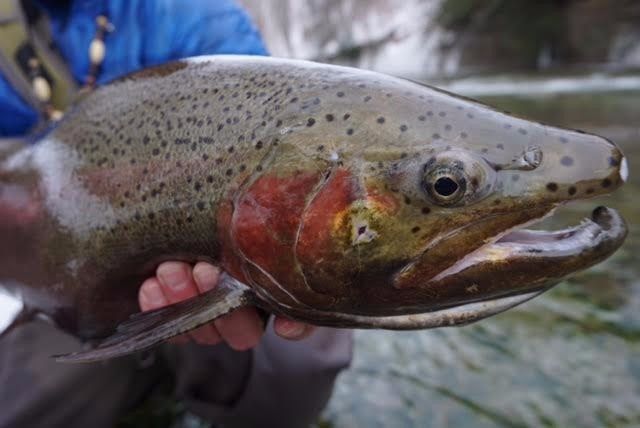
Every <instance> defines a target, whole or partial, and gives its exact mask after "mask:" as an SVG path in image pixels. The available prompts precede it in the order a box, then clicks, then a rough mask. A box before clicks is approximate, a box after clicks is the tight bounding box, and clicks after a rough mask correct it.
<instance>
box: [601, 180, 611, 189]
mask: <svg viewBox="0 0 640 428" xmlns="http://www.w3.org/2000/svg"><path fill="white" fill-rule="evenodd" d="M601 184H602V187H604V188H607V187H609V186H611V180H609V179H608V178H605V179H604V180H602V183H601Z"/></svg>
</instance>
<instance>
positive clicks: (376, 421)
mask: <svg viewBox="0 0 640 428" xmlns="http://www.w3.org/2000/svg"><path fill="white" fill-rule="evenodd" d="M636 80H637V77H636ZM554 81H557V79H555V78H553V77H548V78H543V79H540V78H536V79H535V82H536V83H535V84H536V85H538V86H539V87H545V82H547V83H550V82H554ZM615 81H616V79H614V78H612V79H611V82H615ZM496 82H498V83H500V85H501V86H500V87H502V88H504V84H505V83H509V82H511V87H513V88H515V89H514V90H513V91H511V92H513V93H515V95H509V92H510V91H508V90H498V91H495V85H496V84H497V83H496ZM468 83H469V82H467V84H466V87H467V91H468V93H469V94H470V95H473V96H474V97H475V98H478V99H480V100H481V101H483V102H486V103H487V104H490V105H493V106H495V107H497V108H499V109H502V110H507V111H511V112H513V113H515V114H517V115H519V116H522V117H527V118H531V119H536V120H539V121H542V122H545V123H548V124H552V125H559V126H565V127H570V128H576V129H582V130H585V131H590V132H595V133H597V134H600V135H602V136H605V137H607V138H609V139H611V140H613V141H615V142H616V143H617V144H619V145H620V146H621V147H622V149H623V151H624V152H625V154H626V156H627V158H628V161H629V168H630V179H629V181H628V182H627V183H626V185H625V186H624V187H623V188H622V189H621V190H619V191H618V192H616V193H615V194H614V195H612V196H609V197H600V198H597V199H592V200H587V201H581V202H579V203H573V204H571V205H569V206H566V207H563V208H561V209H559V210H558V211H557V213H556V215H555V216H554V217H553V219H550V220H546V221H545V223H544V224H542V225H540V227H543V228H554V227H555V228H561V227H566V226H567V225H570V224H576V223H578V222H579V221H580V220H581V219H582V218H583V217H585V216H588V215H589V214H590V213H591V210H592V209H593V208H594V207H595V206H597V205H607V206H610V207H614V208H617V209H618V210H620V211H621V213H622V215H623V216H624V217H625V219H626V220H627V222H628V224H629V236H628V238H627V241H626V242H625V244H624V246H623V247H622V248H621V249H620V250H619V251H618V252H617V253H616V254H615V255H614V256H613V257H611V258H610V259H608V260H607V261H605V262H604V263H601V264H599V265H597V266H595V267H593V268H591V269H589V270H587V271H584V272H581V273H579V274H577V275H575V276H573V277H572V278H570V279H568V280H567V281H565V282H563V283H561V284H559V285H558V286H556V287H555V288H554V289H552V290H551V291H549V292H547V293H545V294H544V295H542V296H540V297H538V298H536V299H533V300H532V301H530V302H528V303H526V304H524V305H522V306H520V307H518V308H516V309H513V310H511V311H508V312H506V313H504V314H501V315H499V316H496V317H494V318H490V319H488V320H484V321H481V322H479V323H477V324H474V325H470V326H467V327H462V328H443V329H439V330H427V331H417V332H385V331H357V332H356V335H355V337H356V349H355V355H354V361H353V364H352V367H351V369H350V370H348V371H346V372H345V373H343V374H342V375H341V376H340V377H339V380H338V382H337V387H336V391H335V393H334V395H333V398H332V399H331V402H330V404H329V406H328V408H327V409H326V411H325V412H324V415H323V418H322V421H321V422H320V425H321V426H327V427H414V426H415V427H426V426H428V427H433V428H436V427H637V426H640V239H639V238H640V226H639V222H638V220H639V219H640V174H639V173H638V171H640V86H638V85H636V86H635V90H634V89H633V85H630V86H629V87H625V88H624V89H625V90H613V89H615V86H616V85H615V84H612V86H611V89H612V90H610V91H608V90H607V87H606V79H605V81H604V85H605V86H604V87H603V86H602V85H600V86H598V89H594V90H589V89H588V88H586V89H585V85H579V84H578V85H574V86H575V87H576V88H577V89H576V90H574V91H563V90H557V91H543V90H540V91H536V90H535V87H534V89H533V90H531V91H530V90H526V88H527V85H529V87H531V82H530V81H528V80H527V79H518V78H512V79H505V78H501V79H494V80H493V81H492V82H476V83H477V84H475V85H474V84H468ZM483 85H484V86H483ZM492 85H493V86H492ZM443 86H444V87H451V88H452V89H456V85H455V84H454V83H452V84H450V85H447V84H445V85H443ZM483 88H484V90H483ZM492 88H493V89H494V90H492ZM517 88H520V90H518V89H517ZM522 88H525V90H522ZM457 89H458V90H459V92H460V93H461V95H465V92H464V89H465V87H464V86H462V87H461V86H460V85H459V84H458V87H457ZM583 89H584V90H583ZM492 92H497V93H500V94H501V95H500V96H492V95H491V93H492ZM540 93H544V95H539V94H540Z"/></svg>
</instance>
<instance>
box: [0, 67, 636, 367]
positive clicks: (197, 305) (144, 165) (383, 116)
mask: <svg viewBox="0 0 640 428" xmlns="http://www.w3.org/2000/svg"><path fill="white" fill-rule="evenodd" d="M2 150H3V152H0V219H1V224H0V232H1V240H0V283H2V284H3V285H4V286H5V288H7V289H8V290H9V291H10V292H13V293H14V294H17V295H18V296H19V297H20V298H21V299H22V300H23V302H24V303H25V306H26V308H28V309H29V310H31V311H33V312H37V313H40V314H44V315H46V316H48V317H49V318H50V319H52V320H53V321H54V322H55V323H56V324H57V325H58V326H59V327H60V328H62V329H64V330H66V331H68V332H71V333H73V334H75V335H76V336H78V337H80V338H82V339H84V340H93V341H95V340H98V339H104V338H105V337H107V336H110V337H109V338H107V339H106V340H103V341H102V342H101V343H100V344H98V345H97V346H96V347H95V348H93V349H91V350H88V351H85V352H81V353H78V354H73V355H68V356H64V357H61V358H60V359H61V360H63V361H93V360H99V359H105V358H111V357H115V356H119V355H123V354H126V353H129V352H133V351H137V350H140V349H145V348H148V347H150V346H153V345H154V344H157V343H159V342H161V341H163V340H165V339H167V338H169V337H171V336H173V335H176V334H179V333H182V332H184V331H187V330H189V329H192V328H195V327H196V326H198V325H200V324H203V323H205V322H208V321H210V320H212V319H214V318H216V317H218V316H220V315H223V314H225V313H227V312H228V311H230V310H232V309H234V308H237V307H240V306H243V305H257V306H259V307H262V308H264V309H266V310H268V311H270V312H272V313H277V314H281V315H285V316H289V317H291V318H294V319H297V320H302V321H306V322H310V323H313V324H316V325H330V326H340V327H361V328H387V329H414V328H431V327H439V326H446V325H460V324H466V323H469V322H473V321H476V320H478V319H481V318H484V317H487V316H490V315H493V314H496V313H498V312H501V311H504V310H506V309H508V308H510V307H513V306H515V305H517V304H519V303H522V302H524V301H526V300H527V299H530V298H531V297H533V296H535V295H537V294H539V293H541V292H543V291H544V290H546V289H548V288H549V287H551V286H552V285H554V284H556V283H558V282H559V281H560V280H561V279H563V278H564V277H566V276H567V275H569V274H571V273H573V272H576V271H578V270H580V269H584V268H586V267H588V266H591V265H593V264H595V263H597V262H599V261H601V260H603V259H605V258H606V257H608V256H610V255H611V254H612V253H613V252H614V251H616V249H617V248H618V247H620V245H621V244H622V242H623V240H624V238H625V236H626V226H625V223H624V221H623V220H622V218H621V217H620V216H619V214H618V213H617V212H616V211H615V210H612V209H608V208H605V207H599V208H597V209H595V210H594V212H593V214H592V215H591V218H590V219H587V220H585V221H583V222H582V223H581V224H580V225H578V226H575V227H570V228H567V229H565V230H560V231H549V232H546V231H530V230H527V229H524V227H525V226H526V225H528V224H531V223H533V222H536V221H538V220H540V219H542V218H543V217H545V216H547V215H549V214H550V213H551V212H552V211H553V210H554V208H556V207H557V206H558V205H560V204H563V203H565V202H568V201H572V200H576V199H582V198H586V197H591V196H596V195H601V194H604V193H608V192H611V191H612V190H614V189H616V188H617V187H619V186H620V185H621V184H622V183H623V182H624V181H625V179H626V175H627V167H626V165H627V164H626V161H625V159H624V157H623V155H622V153H621V151H620V150H619V149H618V148H617V147H616V146H615V145H614V144H613V143H611V142H609V141H607V140H605V139H604V138H601V137H598V136H594V135H589V134H585V133H582V132H577V131H570V130H565V129H559V128H555V127H551V126H545V125H542V124H539V123H534V122H530V121H527V120H523V119H520V118H516V117H512V116H509V115H507V114H505V113H502V112H499V111H496V110H494V109H491V108H489V107H486V106H484V105H481V104H479V103H477V102H474V101H472V100H468V99H463V98H460V97H457V96H454V95H452V94H449V93H446V92H443V91H440V90H438V89H435V88H431V87H428V86H424V85H420V84H417V83H413V82H410V81H405V80H401V79H397V78H392V77H388V76H385V75H381V74H377V73H373V72H368V71H363V70H357V69H352V68H345V67H338V66H331V65H324V64H316V63H311V62H305V61H295V60H283V59H272V58H261V57H242V56H215V57H201V58H195V59H187V60H183V61H177V62H173V63H170V64H167V65H163V66H160V67H156V68H151V69H148V70H144V71H141V72H138V73H135V74H132V75H130V76H128V77H126V78H123V79H120V80H118V81H116V82H113V83H111V84H109V85H107V86H104V87H102V88H99V89H98V90H96V91H95V92H94V93H92V94H91V95H89V96H87V97H86V98H85V99H83V100H81V101H80V102H79V103H77V104H76V105H75V106H74V107H73V108H72V109H71V111H70V112H68V113H67V115H66V116H65V118H64V119H63V120H62V121H61V122H60V123H59V124H58V125H57V126H56V127H55V129H53V130H51V131H50V132H49V133H48V134H46V135H45V136H44V137H43V138H42V139H41V140H40V141H39V142H38V143H37V144H35V145H30V146H26V147H20V146H18V145H17V144H7V145H5V147H4V148H3V149H2ZM176 259H177V260H184V261H190V262H194V261H197V260H206V261H210V262H212V263H215V264H217V265H220V266H221V267H222V268H223V269H224V271H225V272H226V275H225V277H224V279H223V281H222V283H221V284H220V286H219V287H218V288H217V289H215V290H213V291H211V292H209V293H206V294H203V295H201V296H199V297H196V298H194V299H191V300H188V301H185V302H182V303H179V304H176V305H173V306H169V307H167V308H164V309H160V310H157V311H152V312H148V313H144V314H135V313H136V312H137V311H138V306H137V291H138V288H139V286H140V284H141V283H142V281H143V279H145V278H147V277H148V276H150V275H152V274H153V271H154V269H155V267H156V266H157V265H158V264H159V263H160V262H162V261H165V260H176ZM132 314H135V315H132ZM118 325H119V327H117V326H118Z"/></svg>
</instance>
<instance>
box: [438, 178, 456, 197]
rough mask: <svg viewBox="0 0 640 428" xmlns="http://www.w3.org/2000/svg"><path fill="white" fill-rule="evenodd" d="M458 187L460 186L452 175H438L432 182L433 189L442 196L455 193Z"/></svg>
mask: <svg viewBox="0 0 640 428" xmlns="http://www.w3.org/2000/svg"><path fill="white" fill-rule="evenodd" d="M459 189H460V186H459V185H458V183H456V180H455V178H452V177H440V178H438V179H437V180H436V182H435V183H433V190H435V192H436V193H437V194H438V195H440V196H442V197H444V198H448V197H450V196H453V195H455V193H456V192H457V191H458V190H459Z"/></svg>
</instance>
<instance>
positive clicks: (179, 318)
mask: <svg viewBox="0 0 640 428" xmlns="http://www.w3.org/2000/svg"><path fill="white" fill-rule="evenodd" d="M256 303H257V300H256V298H255V294H254V293H253V291H252V290H251V289H250V288H249V287H247V286H246V285H244V284H242V283H240V282H238V281H237V280H235V279H233V278H231V277H230V276H227V275H224V276H223V278H222V280H221V281H220V283H219V284H218V286H217V287H216V288H215V289H213V290H211V291H209V292H207V293H204V294H201V295H199V296H196V297H193V298H191V299H189V300H185V301H183V302H180V303H176V304H173V305H170V306H166V307H164V308H160V309H156V310H154V311H148V312H141V313H137V314H134V315H132V316H131V318H129V319H128V320H127V321H125V322H123V323H122V324H120V325H119V326H118V328H117V331H116V333H114V334H113V335H112V336H110V337H108V338H106V339H105V340H103V341H102V342H100V343H99V344H98V345H97V346H96V347H94V348H93V349H89V350H86V351H79V352H74V353H71V354H66V355H57V356H55V357H54V358H55V359H56V361H59V362H65V363H89V362H94V361H100V360H106V359H109V358H115V357H120V356H123V355H127V354H131V353H133V352H138V351H142V350H145V349H149V348H151V347H153V346H155V345H157V344H159V343H161V342H163V341H165V340H167V339H169V338H171V337H173V336H176V335H178V334H182V333H185V332H187V331H189V330H193V329H194V328H196V327H198V326H200V325H202V324H205V323H207V322H209V321H212V320H214V319H216V318H218V317H220V316H222V315H225V314H227V313H229V312H231V311H233V310H234V309H237V308H239V307H241V306H246V305H251V304H256Z"/></svg>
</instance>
